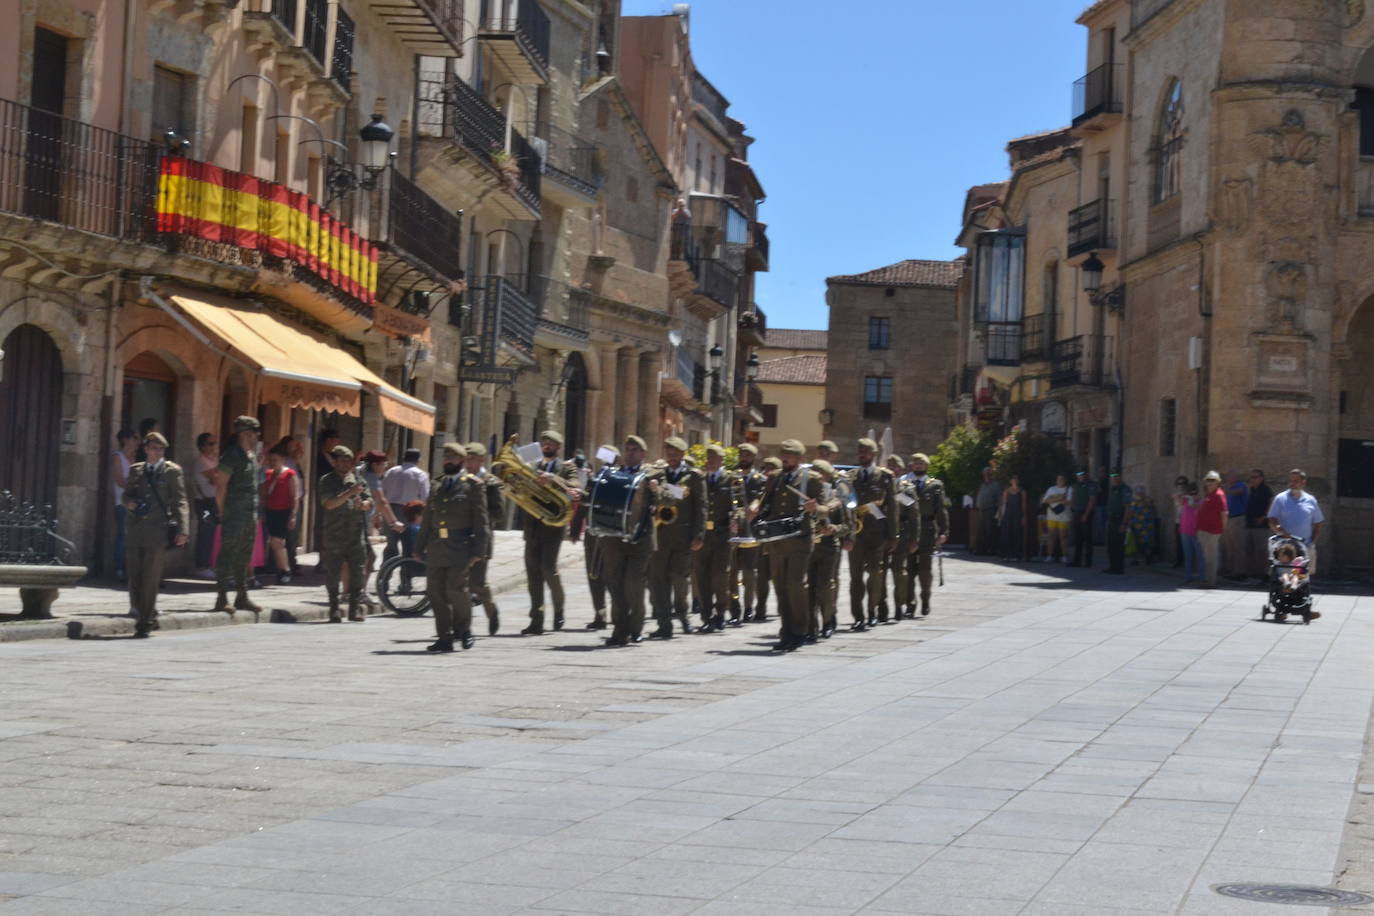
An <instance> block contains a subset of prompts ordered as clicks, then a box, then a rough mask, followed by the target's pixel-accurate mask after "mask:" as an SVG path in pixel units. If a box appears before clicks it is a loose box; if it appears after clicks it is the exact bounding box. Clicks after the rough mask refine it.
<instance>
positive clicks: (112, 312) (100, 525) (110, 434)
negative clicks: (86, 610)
mask: <svg viewBox="0 0 1374 916" xmlns="http://www.w3.org/2000/svg"><path fill="white" fill-rule="evenodd" d="M121 279H122V277H121V276H115V277H114V278H113V279H112V280H111V281H110V288H109V290H108V291H107V292H106V302H105V372H104V376H105V384H104V388H103V390H102V391H101V397H100V435H101V439H102V443H103V444H102V445H101V447H100V448H98V449H97V450H96V453H97V454H98V455H100V458H101V460H102V461H107V460H108V456H107V455H106V446H107V445H108V443H110V442H113V441H114V436H115V433H116V432H117V430H116V429H115V424H116V423H117V422H118V421H117V420H116V419H115V321H116V316H117V315H118V310H119V293H120V287H121V283H120V280H121ZM107 470H108V469H107V468H105V467H99V472H98V473H97V474H96V479H97V481H99V482H98V484H97V485H96V505H97V506H101V507H104V508H101V509H98V510H97V511H96V513H95V542H96V543H97V544H102V545H103V544H109V543H112V542H113V540H114V536H113V532H112V531H111V530H110V521H111V519H110V518H109V515H110V513H109V512H108V511H106V509H108V507H109V505H110V497H112V496H113V495H114V489H113V486H114V483H113V481H112V480H111V478H110V475H109V474H108V473H107ZM96 568H97V569H99V570H100V571H101V572H102V573H103V572H105V571H106V569H105V551H104V550H103V549H101V551H100V556H99V558H98V562H97V563H96Z"/></svg>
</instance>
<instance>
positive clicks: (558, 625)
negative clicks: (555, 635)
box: [553, 608, 563, 630]
mask: <svg viewBox="0 0 1374 916" xmlns="http://www.w3.org/2000/svg"><path fill="white" fill-rule="evenodd" d="M553 628H554V629H555V630H561V629H563V611H562V610H560V609H557V608H555V609H554V612H553Z"/></svg>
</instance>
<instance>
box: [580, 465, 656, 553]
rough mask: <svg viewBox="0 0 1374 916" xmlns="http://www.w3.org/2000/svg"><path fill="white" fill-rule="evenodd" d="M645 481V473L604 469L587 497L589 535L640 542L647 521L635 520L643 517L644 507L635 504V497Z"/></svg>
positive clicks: (621, 469)
mask: <svg viewBox="0 0 1374 916" xmlns="http://www.w3.org/2000/svg"><path fill="white" fill-rule="evenodd" d="M643 482H644V472H643V471H638V470H635V471H630V470H626V469H625V468H618V467H605V468H602V469H601V470H600V471H599V472H598V473H597V475H596V478H595V479H594V480H593V481H592V488H591V492H590V493H589V494H588V497H587V532H588V533H589V534H592V535H595V536H596V537H609V538H620V539H622V540H630V541H637V540H639V538H640V537H642V536H643V534H644V529H645V527H646V526H645V525H644V524H643V522H644V519H643V518H636V517H635V516H636V515H640V516H642V515H643V511H642V508H643V507H642V506H641V505H639V504H637V503H636V502H635V494H636V493H637V492H639V486H640V484H641V483H643ZM641 502H642V501H641ZM636 509H639V510H640V511H639V512H636Z"/></svg>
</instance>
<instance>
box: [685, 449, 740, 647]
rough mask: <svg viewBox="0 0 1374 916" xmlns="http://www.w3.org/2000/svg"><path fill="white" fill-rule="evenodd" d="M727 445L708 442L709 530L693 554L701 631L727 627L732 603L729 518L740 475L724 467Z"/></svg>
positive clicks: (707, 511)
mask: <svg viewBox="0 0 1374 916" xmlns="http://www.w3.org/2000/svg"><path fill="white" fill-rule="evenodd" d="M724 464H725V449H723V448H721V447H720V446H719V445H708V446H706V469H705V474H704V475H703V476H704V477H705V479H706V534H705V537H704V539H703V541H702V546H701V549H700V550H698V551H697V552H696V555H695V556H694V557H693V558H692V565H693V567H694V572H695V579H696V585H697V594H698V595H700V596H701V619H702V627H701V630H700V631H699V632H703V633H710V632H713V631H714V632H719V631H721V630H724V629H725V612H726V610H727V609H728V608H729V607H730V521H731V519H733V518H734V514H735V510H736V509H737V508H738V506H737V505H736V502H735V499H736V492H737V491H736V487H737V486H738V478H737V477H736V476H735V475H734V473H733V472H731V471H727V470H725V468H724Z"/></svg>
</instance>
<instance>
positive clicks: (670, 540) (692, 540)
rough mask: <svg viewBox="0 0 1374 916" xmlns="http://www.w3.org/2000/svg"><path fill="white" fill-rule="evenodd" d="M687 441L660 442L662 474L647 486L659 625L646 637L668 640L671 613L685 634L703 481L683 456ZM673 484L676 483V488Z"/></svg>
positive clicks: (701, 532)
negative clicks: (653, 499) (652, 498)
mask: <svg viewBox="0 0 1374 916" xmlns="http://www.w3.org/2000/svg"><path fill="white" fill-rule="evenodd" d="M686 453H687V443H686V442H684V441H683V440H682V439H680V438H678V437H677V436H669V437H668V438H667V439H665V440H664V442H663V459H664V462H665V467H664V468H663V472H662V474H663V476H662V478H661V479H660V480H659V481H657V482H656V483H652V484H650V488H651V489H652V490H654V492H656V493H657V505H658V508H657V509H656V510H655V515H654V520H655V525H656V527H657V528H658V532H657V534H658V544H657V545H656V546H655V548H654V553H653V556H652V557H651V558H650V560H649V598H650V601H651V602H652V604H653V608H654V619H655V620H657V621H658V629H656V630H654V632H652V633H650V634H649V638H650V639H671V638H672V636H673V618H674V617H676V618H677V619H678V620H679V621H680V622H681V623H682V632H684V633H690V632H691V631H692V628H691V626H690V625H689V624H688V623H687V602H688V600H689V597H688V595H689V592H690V589H691V576H692V554H693V553H695V552H696V551H698V550H700V549H701V547H702V544H703V543H704V541H705V537H706V486H705V481H704V480H703V478H702V476H701V473H700V472H699V471H697V469H696V468H693V467H691V466H690V465H688V464H687V463H686V462H685V461H684V460H683V458H684V457H685V456H686ZM672 488H678V489H679V490H680V492H677V491H675V490H674V489H672Z"/></svg>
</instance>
